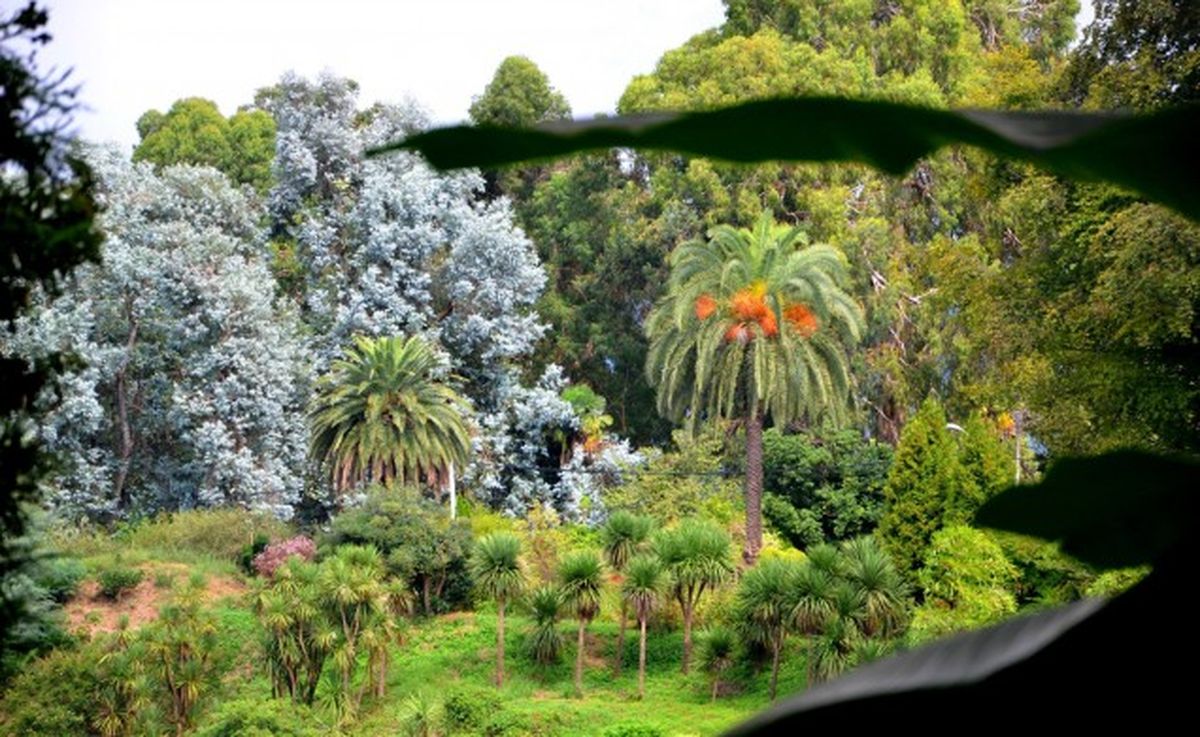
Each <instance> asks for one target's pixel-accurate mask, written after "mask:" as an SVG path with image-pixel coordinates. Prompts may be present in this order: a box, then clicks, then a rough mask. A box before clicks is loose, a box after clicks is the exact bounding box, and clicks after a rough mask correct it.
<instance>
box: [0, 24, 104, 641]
mask: <svg viewBox="0 0 1200 737" xmlns="http://www.w3.org/2000/svg"><path fill="white" fill-rule="evenodd" d="M47 20H48V16H47V13H46V11H45V10H44V9H43V8H41V7H39V6H38V5H37V4H35V3H34V2H29V3H27V4H26V5H24V6H22V7H21V8H19V9H17V10H14V11H11V12H10V11H9V10H7V9H5V10H3V11H0V171H3V172H4V175H3V177H0V331H7V330H8V329H9V328H10V326H11V322H12V321H13V320H16V319H17V318H19V317H21V316H23V315H25V314H27V313H28V311H29V309H30V307H31V305H32V304H33V295H34V294H35V293H36V292H39V291H44V292H45V293H47V294H51V295H53V294H56V293H57V292H58V287H59V285H60V283H61V280H62V279H64V278H66V277H67V276H68V275H69V273H70V272H71V270H72V269H73V268H75V267H76V266H77V265H79V264H81V263H84V262H86V261H93V260H95V259H97V258H98V257H99V248H100V240H101V236H100V233H99V231H98V230H97V229H96V228H95V225H94V222H93V220H94V217H95V214H96V204H95V201H94V199H93V182H92V177H91V172H90V171H89V169H88V168H87V166H86V165H84V164H83V163H82V162H80V161H78V160H77V159H74V158H73V157H71V156H69V155H68V152H67V147H68V140H67V138H66V136H65V131H66V130H68V128H69V124H70V116H71V114H72V112H73V111H74V110H75V107H76V102H75V94H76V89H75V88H73V87H70V86H68V84H67V79H66V75H65V74H58V73H55V74H52V75H48V76H43V72H42V70H39V69H38V66H37V59H36V51H37V49H39V48H40V47H42V46H44V45H45V44H46V43H48V42H49V41H50V34H49V33H47V32H46V30H45V28H46V23H47ZM62 360H63V357H62V356H59V355H58V354H52V355H50V356H49V357H47V358H46V359H45V360H42V361H39V362H37V363H36V365H33V366H31V365H29V364H28V363H27V362H26V361H24V360H22V359H20V358H17V357H14V356H11V355H10V354H9V351H8V350H7V348H6V347H5V346H4V345H3V342H0V385H2V386H3V387H4V392H3V393H2V394H0V577H3V576H5V575H6V574H7V573H8V572H9V571H10V570H12V569H13V568H16V567H19V566H20V565H21V563H22V562H21V561H20V560H19V556H18V555H17V553H16V551H14V550H12V549H10V547H9V543H10V542H11V541H13V540H15V539H16V538H18V537H19V536H20V535H21V533H22V530H23V529H24V526H25V524H24V516H25V511H24V510H23V508H22V505H23V504H25V503H30V502H34V501H35V500H36V498H37V495H38V489H39V479H41V478H42V477H43V476H44V475H45V474H47V473H48V472H49V470H50V466H51V463H50V459H49V458H48V457H47V456H45V455H43V454H42V451H41V448H40V445H39V443H38V442H37V441H36V440H35V436H34V433H33V432H32V424H31V423H32V416H31V411H32V408H33V406H34V401H35V399H36V398H37V397H38V396H39V394H40V393H41V391H42V388H43V386H44V385H45V384H46V382H47V380H48V379H49V378H50V376H51V375H52V374H53V372H54V371H55V369H56V368H57V367H60V366H61V365H62ZM19 608H20V605H19V603H17V602H11V601H8V600H6V599H3V598H0V630H5V629H7V628H8V627H9V623H10V622H13V621H15V620H16V618H17V616H18V610H19ZM2 646H3V645H0V647H2Z"/></svg>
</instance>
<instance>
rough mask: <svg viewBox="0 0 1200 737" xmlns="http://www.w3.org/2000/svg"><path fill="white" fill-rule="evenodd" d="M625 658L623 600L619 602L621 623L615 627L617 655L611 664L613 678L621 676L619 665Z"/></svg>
mask: <svg viewBox="0 0 1200 737" xmlns="http://www.w3.org/2000/svg"><path fill="white" fill-rule="evenodd" d="M624 660H625V602H621V624H620V626H619V627H618V629H617V657H616V662H615V663H614V664H613V678H620V677H621V666H622V665H623V661H624Z"/></svg>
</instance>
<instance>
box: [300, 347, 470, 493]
mask: <svg viewBox="0 0 1200 737" xmlns="http://www.w3.org/2000/svg"><path fill="white" fill-rule="evenodd" d="M441 369H442V367H441V362H440V361H439V360H438V357H437V355H436V354H435V353H434V351H433V349H432V348H431V347H430V346H429V344H428V343H426V342H425V341H424V340H423V339H421V338H419V337H415V336H414V337H410V338H404V337H399V336H397V337H391V338H364V337H358V338H356V339H355V341H354V345H353V346H352V347H350V348H348V349H347V350H346V353H345V355H344V356H343V357H342V358H341V359H339V360H337V361H335V362H334V363H333V366H332V367H331V368H330V370H329V373H328V374H326V375H325V376H322V377H321V378H320V379H319V380H318V382H317V390H316V395H315V397H314V399H313V402H312V406H311V407H310V409H309V422H310V425H311V428H312V440H311V444H310V452H311V454H312V456H313V458H315V459H316V460H317V461H318V462H319V463H321V464H323V465H324V466H325V467H326V468H327V469H328V470H329V473H330V476H331V477H332V479H333V484H334V487H335V488H336V489H337V490H338V491H339V492H341V491H345V490H347V489H350V488H353V487H355V486H358V485H360V484H363V483H368V482H375V483H379V484H384V485H388V484H391V483H393V482H399V483H413V482H419V481H421V480H422V479H424V480H426V481H439V480H441V479H446V478H449V477H451V475H452V474H453V469H454V467H455V466H456V465H457V466H462V465H463V464H465V462H466V460H467V457H468V454H469V452H470V448H471V440H470V437H469V434H468V432H467V424H466V420H465V416H466V413H467V412H468V409H469V408H468V405H467V403H466V401H465V400H464V399H463V398H462V397H461V396H459V395H458V393H457V392H455V391H454V389H453V388H451V387H450V386H449V385H448V384H447V383H445V381H444V380H442V379H440V378H438V377H439V374H440V372H441Z"/></svg>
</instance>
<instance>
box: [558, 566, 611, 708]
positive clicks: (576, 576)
mask: <svg viewBox="0 0 1200 737" xmlns="http://www.w3.org/2000/svg"><path fill="white" fill-rule="evenodd" d="M558 580H559V585H560V587H561V590H562V597H563V601H564V602H565V603H566V605H567V606H568V607H570V608H571V609H572V610H573V611H574V612H575V618H576V619H577V620H578V621H579V639H578V642H577V645H576V649H575V695H576V696H580V697H582V696H583V653H584V640H583V638H584V634H585V633H586V631H587V626H588V623H589V622H591V621H592V619H594V618H595V616H596V615H597V614H599V613H600V589H601V587H602V586H603V585H604V563H603V562H601V560H600V556H599V555H597V554H596V553H595V551H591V550H581V551H577V552H575V553H572V554H570V555H568V556H567V557H566V558H565V559H563V562H562V563H561V564H560V565H559V568H558Z"/></svg>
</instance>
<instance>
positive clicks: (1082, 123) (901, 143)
mask: <svg viewBox="0 0 1200 737" xmlns="http://www.w3.org/2000/svg"><path fill="white" fill-rule="evenodd" d="M1197 130H1200V114H1198V109H1197V108H1196V107H1185V108H1178V109H1173V110H1167V111H1164V112H1160V113H1157V114H1154V115H1145V116H1137V117H1119V116H1113V115H1108V114H1084V113H1065V112H1038V113H1022V112H985V111H962V112H954V111H943V110H933V109H929V108H920V107H913V106H909V105H900V104H896V103H890V102H880V101H865V100H846V99H840V98H828V97H808V98H794V99H778V100H762V101H757V102H749V103H745V104H742V105H736V106H733V107H728V108H724V109H720V110H713V111H710V112H701V113H687V114H678V115H669V114H664V115H647V116H631V117H618V118H602V119H597V120H591V121H575V122H567V123H554V124H547V125H545V126H542V127H539V128H534V129H524V130H521V129H504V128H489V127H479V128H476V127H470V126H459V127H453V128H440V129H435V130H431V131H427V132H425V133H420V134H418V135H415V136H412V137H410V138H408V139H406V140H404V141H400V142H397V143H394V144H390V145H388V146H384V147H382V148H379V149H375V150H374V151H372V152H371V153H372V154H380V153H384V152H387V151H392V150H397V149H406V150H412V151H419V152H420V153H421V154H422V155H424V156H425V157H426V158H427V159H428V160H429V162H430V163H431V164H433V165H434V166H436V167H438V168H441V169H453V168H458V167H464V166H479V167H484V168H494V167H498V166H502V165H505V164H512V163H517V162H521V161H528V160H533V159H546V158H553V157H558V156H564V155H567V154H570V153H574V152H577V151H588V150H594V149H602V148H612V147H630V148H642V149H657V150H671V151H679V152H683V153H688V154H694V155H699V156H708V157H711V158H716V159H724V160H728V161H740V162H754V161H767V160H783V161H854V162H860V163H864V164H869V165H871V166H874V167H876V168H878V169H881V170H883V171H885V172H888V173H891V174H901V173H903V172H905V171H906V170H908V169H909V168H910V167H912V165H913V164H915V163H916V162H917V160H918V159H920V158H921V157H923V156H926V155H928V154H930V153H932V152H933V151H935V150H937V149H938V148H941V147H942V146H946V145H950V144H966V145H970V146H977V147H979V148H982V149H986V150H988V151H992V152H994V153H997V154H1001V155H1004V156H1011V157H1014V158H1019V159H1024V160H1027V161H1031V162H1034V163H1036V164H1039V165H1041V166H1044V167H1045V168H1047V169H1049V170H1051V171H1054V172H1057V173H1059V174H1062V175H1064V176H1068V177H1071V178H1073V179H1080V180H1106V181H1110V182H1113V183H1116V184H1121V185H1125V186H1128V187H1130V188H1132V189H1134V190H1137V191H1138V192H1141V193H1142V194H1144V195H1146V196H1147V197H1150V198H1152V199H1155V200H1158V201H1159V202H1162V203H1164V204H1167V205H1169V206H1171V207H1174V208H1175V209H1177V210H1179V211H1180V212H1182V213H1184V214H1185V215H1188V216H1190V217H1193V218H1197V219H1200V187H1198V186H1197V174H1196V168H1195V166H1194V165H1193V164H1194V162H1196V161H1197V159H1200V156H1198V155H1197V154H1198V153H1200V143H1198V142H1197V141H1198V137H1197V135H1196V134H1195V131H1197Z"/></svg>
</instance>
